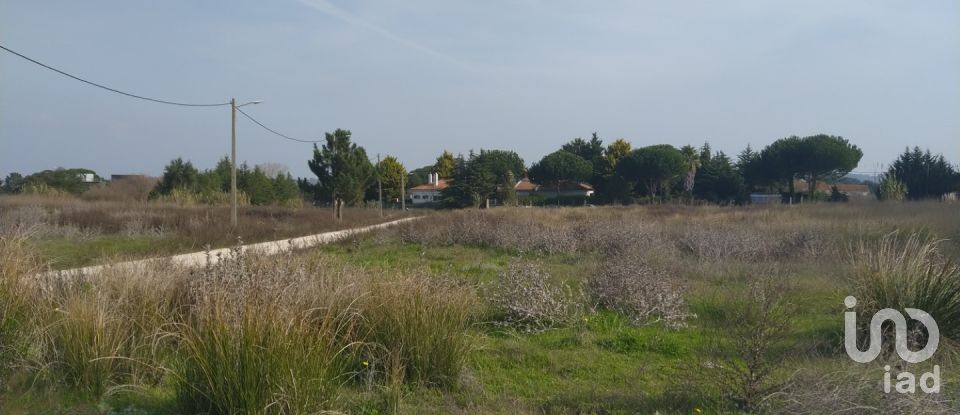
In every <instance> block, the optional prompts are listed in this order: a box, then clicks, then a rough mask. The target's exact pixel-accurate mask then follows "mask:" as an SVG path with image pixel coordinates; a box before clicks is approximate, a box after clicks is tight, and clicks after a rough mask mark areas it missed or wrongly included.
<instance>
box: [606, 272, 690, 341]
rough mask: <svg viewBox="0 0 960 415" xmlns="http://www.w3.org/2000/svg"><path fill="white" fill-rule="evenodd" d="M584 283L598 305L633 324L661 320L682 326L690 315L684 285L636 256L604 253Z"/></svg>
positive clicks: (673, 325) (675, 325) (674, 325)
mask: <svg viewBox="0 0 960 415" xmlns="http://www.w3.org/2000/svg"><path fill="white" fill-rule="evenodd" d="M587 287H588V288H589V292H590V294H591V295H592V296H593V298H594V300H595V301H596V302H597V303H598V304H599V305H601V306H604V307H606V308H608V309H611V310H614V311H617V312H619V313H621V314H623V315H625V316H627V317H628V318H630V319H631V320H632V321H633V322H634V324H648V323H653V322H657V321H663V322H665V323H666V324H667V325H668V326H670V327H682V326H684V325H685V324H686V320H687V319H688V318H690V317H692V315H691V314H690V313H689V311H687V305H686V301H685V300H684V294H685V291H686V288H685V287H684V285H683V284H681V283H679V282H678V281H677V280H676V278H675V277H673V276H672V275H669V274H668V273H666V272H664V271H662V270H656V269H653V268H651V267H650V266H649V265H647V264H646V262H644V261H643V260H642V259H641V258H639V256H630V255H621V256H615V257H608V258H607V259H606V260H605V261H604V262H603V264H602V265H601V266H600V269H599V270H598V271H597V272H596V273H595V274H594V275H593V276H591V278H590V279H589V280H588V281H587Z"/></svg>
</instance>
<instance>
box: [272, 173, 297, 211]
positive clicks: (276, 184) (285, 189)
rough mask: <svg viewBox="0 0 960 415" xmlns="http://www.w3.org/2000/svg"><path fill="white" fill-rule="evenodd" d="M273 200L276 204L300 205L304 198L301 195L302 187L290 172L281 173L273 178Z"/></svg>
mask: <svg viewBox="0 0 960 415" xmlns="http://www.w3.org/2000/svg"><path fill="white" fill-rule="evenodd" d="M272 184H273V200H274V202H275V203H276V204H279V205H282V206H290V207H300V206H301V205H302V204H303V198H302V197H301V196H300V187H299V186H298V185H297V182H296V180H294V179H293V176H291V175H290V173H286V174H281V175H278V176H277V177H274V178H273V183H272Z"/></svg>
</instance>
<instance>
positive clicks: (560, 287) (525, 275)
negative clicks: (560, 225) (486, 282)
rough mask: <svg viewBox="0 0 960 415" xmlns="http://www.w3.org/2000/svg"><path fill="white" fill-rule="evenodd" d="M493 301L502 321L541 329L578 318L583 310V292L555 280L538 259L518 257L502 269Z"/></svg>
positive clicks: (493, 290)
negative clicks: (533, 261)
mask: <svg viewBox="0 0 960 415" xmlns="http://www.w3.org/2000/svg"><path fill="white" fill-rule="evenodd" d="M490 295H491V302H492V304H493V306H494V308H495V309H496V311H497V312H498V313H499V314H500V317H501V319H502V322H503V323H504V324H508V325H511V326H515V327H518V328H521V329H523V330H526V331H539V330H543V329H547V328H551V327H557V326H562V325H564V324H568V323H570V322H572V321H575V320H576V319H577V317H578V316H580V315H581V314H583V311H584V310H583V303H582V301H580V300H581V298H582V293H580V292H577V291H574V290H573V289H572V288H571V287H570V286H569V285H567V284H566V283H554V282H552V281H551V278H550V275H549V274H548V273H546V272H545V271H543V269H542V268H541V267H540V266H539V265H538V264H536V263H531V262H524V261H519V260H518V261H515V262H513V263H511V264H510V265H509V266H508V267H507V269H505V270H504V271H502V272H501V273H500V278H499V280H498V281H497V284H496V286H495V287H494V288H493V289H492V292H491V294H490Z"/></svg>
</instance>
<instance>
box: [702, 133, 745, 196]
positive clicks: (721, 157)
mask: <svg viewBox="0 0 960 415" xmlns="http://www.w3.org/2000/svg"><path fill="white" fill-rule="evenodd" d="M699 159H700V160H699V161H700V168H699V169H697V172H696V186H694V187H693V195H694V196H695V197H697V198H698V199H701V200H706V201H709V202H712V203H733V202H741V201H743V200H745V199H746V186H745V185H744V181H743V177H742V176H741V175H740V173H739V172H738V171H737V168H736V167H735V166H734V165H733V162H732V161H731V160H730V157H727V155H726V154H724V153H723V152H722V151H718V152H716V153H712V154H711V152H710V146H709V145H708V144H704V145H703V147H702V148H701V151H700V157H699Z"/></svg>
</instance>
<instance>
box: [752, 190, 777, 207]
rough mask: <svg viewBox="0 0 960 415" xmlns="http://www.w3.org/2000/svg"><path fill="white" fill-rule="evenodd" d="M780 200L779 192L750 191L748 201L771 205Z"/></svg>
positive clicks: (755, 203)
mask: <svg viewBox="0 0 960 415" xmlns="http://www.w3.org/2000/svg"><path fill="white" fill-rule="evenodd" d="M782 201H783V196H782V195H780V193H750V203H752V204H754V205H773V204H777V203H780V202H782Z"/></svg>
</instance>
